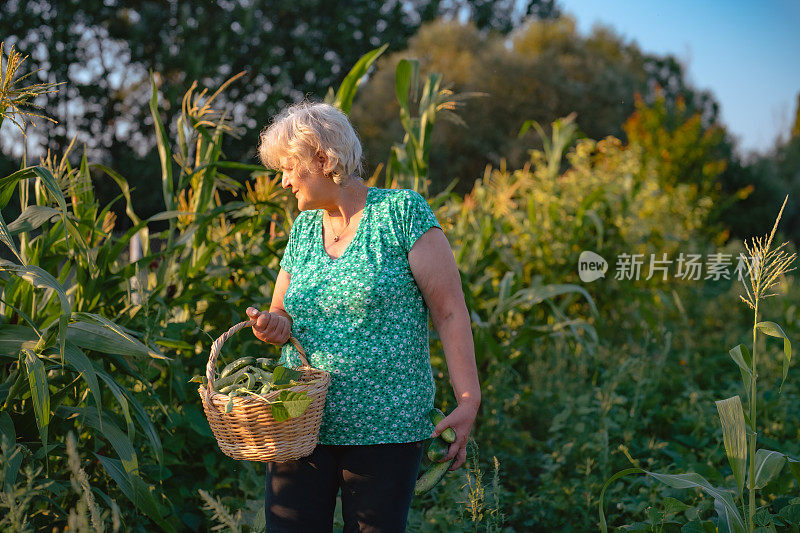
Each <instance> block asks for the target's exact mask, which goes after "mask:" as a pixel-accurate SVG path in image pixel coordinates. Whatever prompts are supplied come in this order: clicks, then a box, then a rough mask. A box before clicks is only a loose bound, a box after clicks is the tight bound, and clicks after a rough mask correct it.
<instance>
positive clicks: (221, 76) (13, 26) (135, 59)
mask: <svg viewBox="0 0 800 533" xmlns="http://www.w3.org/2000/svg"><path fill="white" fill-rule="evenodd" d="M514 4H515V3H513V2H508V1H505V2H487V1H485V0H456V1H454V2H441V0H411V1H402V2H401V1H398V0H385V1H383V2H379V3H377V4H376V2H371V1H368V0H346V1H345V0H331V1H326V2H319V1H315V0H275V1H270V2H265V1H263V0H256V1H245V0H214V1H203V2H197V1H193V0H130V1H128V0H126V1H124V2H123V1H121V0H81V1H76V0H72V1H67V2H63V1H56V0H38V1H36V2H28V1H25V0H7V1H5V2H4V3H3V16H2V18H0V35H3V36H4V38H5V39H6V40H7V44H15V45H16V46H17V48H18V49H19V50H20V51H21V52H23V53H28V54H30V55H31V61H29V63H30V65H31V66H32V67H35V68H41V69H42V72H41V73H40V74H39V78H40V79H41V80H42V81H54V82H55V81H57V82H66V85H65V86H64V87H63V88H62V90H61V91H60V92H59V94H58V95H57V96H56V97H55V98H54V99H50V100H48V101H47V106H46V107H47V110H48V112H50V114H51V115H52V116H53V118H55V119H57V120H58V122H59V124H58V125H57V126H55V127H52V128H48V129H47V130H42V131H39V130H29V131H28V136H29V140H28V145H29V146H31V147H35V146H41V147H47V148H49V149H51V150H52V151H54V152H56V153H60V152H62V151H63V150H64V148H65V147H66V146H67V145H68V144H69V142H70V141H71V139H72V138H73V137H75V136H77V139H78V146H80V145H81V144H83V145H85V146H86V147H87V150H88V152H89V156H90V158H91V159H92V160H94V161H99V162H103V163H107V164H109V165H110V166H112V167H113V168H118V169H120V170H121V171H122V172H123V173H125V174H126V177H128V178H129V179H130V180H131V182H132V184H133V185H136V186H139V187H141V188H142V189H143V190H142V191H140V192H144V193H145V194H139V195H138V196H137V197H138V199H139V200H138V201H139V203H140V205H139V208H140V209H141V212H142V213H143V214H144V215H147V214H151V213H153V212H155V211H156V210H157V209H158V207H159V206H158V203H159V202H158V195H157V194H152V195H150V196H148V194H149V193H148V191H150V190H156V189H157V187H152V184H154V183H155V180H157V176H158V162H157V161H156V160H155V159H154V158H152V157H146V154H148V153H149V152H150V151H151V150H152V149H153V147H154V145H155V141H154V138H153V136H152V133H151V132H152V119H151V118H150V116H149V113H150V111H149V109H148V100H149V71H154V72H156V73H158V75H157V82H158V84H159V89H160V93H161V94H160V100H161V101H163V102H164V104H163V108H164V109H165V110H166V114H167V116H166V117H165V120H164V122H165V124H167V127H168V128H170V129H171V133H174V132H175V118H176V116H177V114H178V113H179V111H180V105H181V101H180V98H181V96H182V95H183V94H184V93H185V91H186V90H187V89H188V87H189V86H190V85H191V83H192V82H193V81H194V80H198V82H199V83H200V85H201V86H206V87H215V86H219V85H220V84H221V83H222V82H223V81H224V80H226V79H227V78H229V77H230V76H231V75H233V74H236V73H237V72H240V71H246V72H247V73H246V75H245V76H244V77H243V78H242V79H241V80H240V81H238V82H237V83H236V84H235V85H234V86H232V87H231V88H230V90H229V91H228V93H227V95H226V98H227V99H228V100H227V101H228V102H229V103H230V104H231V108H232V113H233V119H234V122H235V123H236V124H239V125H241V126H243V131H242V132H241V138H240V139H239V140H230V141H227V142H226V144H225V146H224V150H225V151H226V155H227V156H228V158H229V159H234V160H240V161H245V162H252V161H253V160H254V158H255V146H256V145H257V138H258V132H259V130H260V129H261V128H263V126H264V125H265V123H266V121H267V120H268V119H269V117H270V116H272V115H273V114H274V113H275V112H276V111H277V110H278V109H280V108H281V107H283V106H285V105H286V104H287V103H291V102H294V101H297V100H300V99H302V98H303V97H304V96H306V95H313V96H316V97H318V98H321V97H322V96H324V94H325V91H326V90H327V88H328V87H330V86H335V85H338V83H340V82H341V79H342V78H343V77H344V75H345V74H346V72H347V71H348V70H349V68H350V67H352V65H353V64H354V63H355V61H356V60H357V59H358V58H359V57H361V55H362V54H364V53H365V52H367V51H368V50H370V49H373V48H376V47H378V46H380V45H381V44H384V43H388V44H389V47H390V49H395V50H396V49H400V48H401V47H403V46H405V43H406V41H407V39H408V37H409V36H411V35H412V34H413V33H414V32H415V31H416V29H417V28H418V27H419V25H420V24H422V23H423V22H425V21H428V20H431V19H433V18H434V17H436V16H437V15H438V14H439V13H443V12H447V13H451V14H453V15H454V14H456V13H460V12H462V11H464V10H467V11H470V12H471V11H474V12H475V13H476V15H477V16H480V17H481V25H482V27H483V25H486V26H487V27H494V28H500V29H504V28H510V27H511V26H513V21H512V19H511V17H512V16H513V15H514V13H515V11H514V9H512V7H513V5H514ZM519 8H520V9H521V10H522V11H523V12H531V13H542V14H545V15H547V16H553V15H555V14H557V10H556V8H555V7H554V5H553V1H552V0H528V1H526V2H523V3H522V4H520V5H519ZM39 103H41V104H44V102H43V101H42V102H39ZM22 146H23V144H22V139H21V137H19V136H16V137H15V136H5V135H4V142H3V143H2V146H0V148H2V150H3V151H4V152H5V153H10V155H11V156H13V157H18V156H19V155H20V154H21V152H22ZM148 184H149V185H148ZM112 190H113V187H110V186H109V187H108V188H105V187H104V184H103V183H98V195H99V196H100V197H101V198H107V197H108V195H109V194H111V191H112Z"/></svg>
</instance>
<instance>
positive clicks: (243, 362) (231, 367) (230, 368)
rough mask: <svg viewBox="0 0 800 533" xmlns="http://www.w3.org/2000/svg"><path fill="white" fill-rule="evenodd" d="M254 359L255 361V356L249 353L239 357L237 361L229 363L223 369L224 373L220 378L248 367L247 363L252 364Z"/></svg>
mask: <svg viewBox="0 0 800 533" xmlns="http://www.w3.org/2000/svg"><path fill="white" fill-rule="evenodd" d="M253 361H255V357H251V356H249V355H246V356H244V357H240V358H239V359H237V360H236V361H234V362H232V363H230V364H228V365H227V366H226V367H225V368H223V369H222V374H220V378H224V377H225V376H227V375H229V374H232V373H234V372H236V371H237V370H239V369H240V368H244V367H246V366H247V365H249V364H251V363H252V362H253Z"/></svg>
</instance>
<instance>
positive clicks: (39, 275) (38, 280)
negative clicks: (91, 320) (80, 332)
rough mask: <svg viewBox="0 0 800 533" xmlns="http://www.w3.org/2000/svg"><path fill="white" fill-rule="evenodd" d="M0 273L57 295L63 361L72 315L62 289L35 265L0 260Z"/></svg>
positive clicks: (48, 274) (59, 338) (65, 294)
mask: <svg viewBox="0 0 800 533" xmlns="http://www.w3.org/2000/svg"><path fill="white" fill-rule="evenodd" d="M0 271H8V272H13V273H14V274H16V275H17V276H19V277H20V278H22V279H24V280H25V281H27V282H28V283H30V284H31V285H33V286H34V287H37V288H46V289H53V290H54V291H55V292H56V294H57V295H58V299H59V301H60V302H61V311H62V313H61V316H59V318H58V345H59V350H58V351H59V354H60V355H61V360H62V361H63V360H64V343H65V342H66V341H67V323H68V321H69V317H70V315H71V313H72V308H71V306H70V303H69V299H67V293H66V291H65V290H64V287H62V286H61V284H60V283H59V282H58V280H57V279H55V278H54V277H53V276H51V275H50V273H49V272H47V271H46V270H42V269H41V268H39V267H38V266H36V265H25V266H23V265H17V264H14V263H12V262H11V261H6V260H5V259H0Z"/></svg>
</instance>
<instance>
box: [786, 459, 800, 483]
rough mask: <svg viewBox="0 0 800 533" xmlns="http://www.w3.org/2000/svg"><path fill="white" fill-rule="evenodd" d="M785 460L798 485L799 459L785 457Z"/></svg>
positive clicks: (799, 478)
mask: <svg viewBox="0 0 800 533" xmlns="http://www.w3.org/2000/svg"><path fill="white" fill-rule="evenodd" d="M786 460H787V461H788V462H789V470H791V471H792V475H793V476H794V479H795V480H796V481H797V484H798V485H800V461H798V460H796V459H792V458H791V457H786Z"/></svg>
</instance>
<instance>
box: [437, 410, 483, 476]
mask: <svg viewBox="0 0 800 533" xmlns="http://www.w3.org/2000/svg"><path fill="white" fill-rule="evenodd" d="M477 414H478V405H473V404H471V403H463V404H461V405H459V406H458V407H456V408H455V409H453V412H452V413H450V414H449V415H447V416H446V417H444V418H443V419H442V421H441V422H439V423H438V424H436V427H435V428H434V430H433V435H431V436H432V437H434V438H436V437H438V436H439V434H441V432H442V431H444V430H445V429H447V428H453V431H455V432H456V441H455V442H454V443H452V444H451V445H450V449H449V450H448V451H447V455H446V456H445V458H444V459H443V460H442V462H444V461H449V460H450V459H452V458H454V457H455V461H453V464H452V465H450V468H449V470H456V469H457V468H460V467H461V465H463V464H464V461H466V460H467V440H469V433H470V431H471V430H472V424H474V423H475V417H476V416H477Z"/></svg>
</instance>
